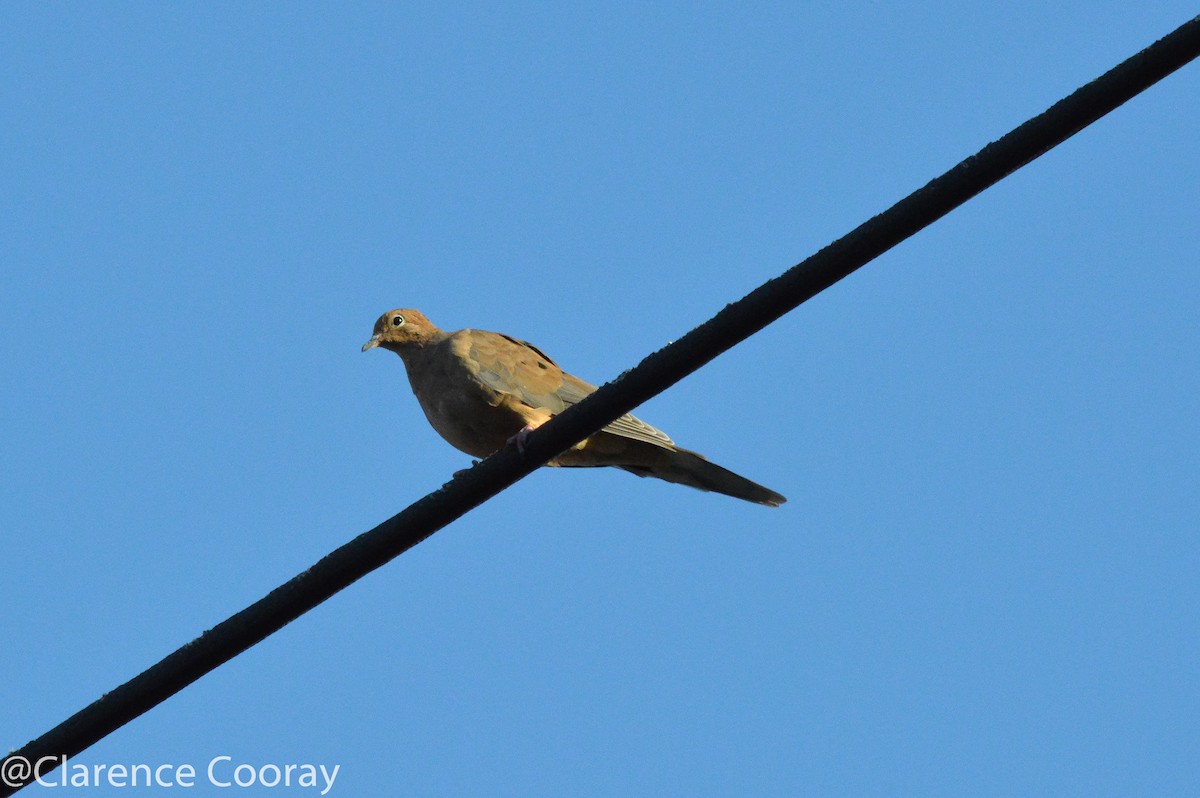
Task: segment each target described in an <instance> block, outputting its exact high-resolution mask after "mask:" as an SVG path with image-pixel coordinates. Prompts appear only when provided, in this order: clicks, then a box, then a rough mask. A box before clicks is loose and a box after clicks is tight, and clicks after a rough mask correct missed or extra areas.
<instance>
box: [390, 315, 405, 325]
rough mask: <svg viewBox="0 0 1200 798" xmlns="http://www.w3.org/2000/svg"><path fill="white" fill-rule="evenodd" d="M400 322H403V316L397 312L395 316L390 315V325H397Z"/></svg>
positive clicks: (400, 323)
mask: <svg viewBox="0 0 1200 798" xmlns="http://www.w3.org/2000/svg"><path fill="white" fill-rule="evenodd" d="M402 324H404V317H403V316H401V315H400V314H399V313H397V314H396V315H395V316H392V326H393V327H399V326H401V325H402Z"/></svg>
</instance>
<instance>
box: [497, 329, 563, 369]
mask: <svg viewBox="0 0 1200 798" xmlns="http://www.w3.org/2000/svg"><path fill="white" fill-rule="evenodd" d="M497 335H499V336H500V337H501V338H506V339H508V340H509V341H512V342H513V343H514V344H516V345H517V346H525V347H528V348H529V349H532V350H533V351H534V352H535V353H537V355H538V357H543V358H545V359H546V362H547V363H554V358H552V357H550V356H549V355H547V354H546V353H545V352H543V351H542V350H540V349H538V348H537V347H536V346H534V345H533V344H531V343H529V342H528V341H522V340H521V339H520V338H513V337H512V336H511V335H505V334H504V333H497ZM538 365H539V366H541V365H542V364H540V363H539V364H538ZM554 365H556V366H557V365H558V364H557V363H554ZM542 368H546V367H545V366H542Z"/></svg>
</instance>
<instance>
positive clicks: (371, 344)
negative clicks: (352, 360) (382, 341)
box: [362, 333, 379, 352]
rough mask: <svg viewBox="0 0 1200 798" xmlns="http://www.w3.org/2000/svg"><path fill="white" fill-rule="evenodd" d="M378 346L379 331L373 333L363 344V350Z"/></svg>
mask: <svg viewBox="0 0 1200 798" xmlns="http://www.w3.org/2000/svg"><path fill="white" fill-rule="evenodd" d="M377 346H379V333H376V334H375V335H372V336H371V339H370V340H369V341H367V342H366V343H365V344H363V348H362V351H364V352H366V351H367V350H368V349H374V348H375V347H377Z"/></svg>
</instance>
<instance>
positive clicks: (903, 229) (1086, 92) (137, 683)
mask: <svg viewBox="0 0 1200 798" xmlns="http://www.w3.org/2000/svg"><path fill="white" fill-rule="evenodd" d="M1197 55H1200V17H1196V18H1195V19H1192V20H1191V21H1189V22H1187V23H1185V24H1184V25H1182V26H1181V27H1180V28H1178V29H1177V30H1175V31H1174V32H1173V33H1171V34H1170V35H1168V36H1166V37H1164V38H1163V39H1160V40H1159V41H1158V42H1156V43H1154V44H1153V45H1151V46H1150V47H1147V48H1146V49H1145V50H1143V51H1142V52H1140V53H1138V54H1137V55H1135V56H1133V57H1132V58H1130V59H1128V60H1127V61H1125V62H1123V63H1122V64H1120V65H1118V66H1116V67H1114V68H1113V69H1111V70H1109V71H1108V72H1106V73H1105V74H1104V75H1103V76H1101V77H1100V78H1098V79H1096V80H1095V81H1093V82H1091V83H1089V84H1087V85H1086V86H1083V87H1082V88H1080V89H1078V90H1076V91H1075V92H1073V93H1072V94H1071V95H1070V96H1069V97H1067V98H1066V99H1064V100H1061V101H1060V102H1058V103H1057V104H1055V105H1054V106H1053V107H1051V108H1050V109H1049V110H1047V111H1045V112H1044V113H1042V114H1039V115H1038V116H1036V117H1034V118H1033V119H1031V120H1029V121H1028V122H1026V123H1024V124H1023V125H1021V126H1020V127H1018V128H1016V129H1015V130H1013V131H1012V132H1010V133H1008V134H1007V135H1006V136H1004V137H1003V138H1001V139H999V140H998V141H995V142H993V143H992V144H989V145H988V146H986V147H984V148H983V149H982V150H980V151H979V152H978V153H976V154H975V155H973V156H971V157H970V158H967V159H966V160H965V161H963V162H962V163H960V164H959V165H958V166H955V167H954V168H953V169H951V170H950V171H949V172H946V173H945V174H944V175H942V176H941V177H939V178H937V179H936V180H933V181H932V182H930V183H929V184H928V185H926V186H925V187H924V188H922V189H920V190H919V191H916V192H914V193H912V194H910V195H909V196H908V197H906V198H905V199H903V200H901V201H900V202H898V203H896V204H895V205H894V206H892V207H891V208H890V209H888V210H887V211H886V212H884V213H881V214H880V215H878V216H876V217H874V218H873V219H871V220H869V221H867V222H865V223H863V224H862V225H860V226H859V227H857V228H856V229H855V230H853V231H852V232H850V233H849V234H847V235H845V236H843V237H842V238H840V239H838V240H837V241H835V242H833V243H832V244H830V245H829V246H827V247H825V248H824V249H822V250H821V251H820V252H818V253H816V254H815V255H813V256H812V257H810V258H808V259H807V260H805V261H804V262H802V263H800V264H799V265H797V266H795V267H793V268H791V269H789V270H788V271H786V272H785V273H784V274H782V275H781V276H779V277H777V278H775V279H774V280H771V281H769V282H767V283H766V284H765V285H763V286H761V287H759V288H758V289H756V290H755V291H753V292H752V293H750V294H749V295H747V296H746V297H744V298H743V299H741V300H739V301H737V302H735V303H733V304H732V305H728V306H727V307H725V308H724V309H723V310H722V311H721V312H720V313H718V314H717V315H716V316H714V317H713V318H712V319H710V320H709V321H707V322H705V323H704V324H702V325H700V326H699V327H697V328H696V329H694V330H692V331H691V332H689V333H688V334H687V335H685V336H684V337H683V338H680V339H679V340H678V341H675V342H674V343H672V344H670V345H668V346H666V347H663V348H662V349H660V350H659V351H657V352H655V353H653V354H651V355H649V356H648V357H646V358H645V359H644V360H642V362H641V363H639V364H638V365H637V366H636V367H635V368H633V369H631V370H630V371H627V372H625V373H624V374H622V375H621V376H620V377H618V378H617V379H615V380H613V381H612V382H610V383H608V384H607V385H604V386H602V387H601V388H600V389H599V390H597V391H596V392H595V393H594V394H592V395H591V396H589V397H588V398H587V399H585V400H584V401H582V402H580V403H579V404H578V405H576V406H574V407H572V408H570V409H569V410H567V411H566V412H564V413H562V414H561V415H559V416H556V417H555V418H553V419H551V420H550V421H549V422H547V423H546V424H544V425H543V426H541V427H539V428H538V429H537V430H535V431H534V432H533V433H532V434H531V435H530V436H529V438H528V441H527V443H526V446H525V451H524V454H519V453H518V452H517V451H516V450H515V448H514V447H512V446H509V447H507V448H505V449H504V450H502V451H500V452H497V453H496V454H494V455H492V456H491V457H488V458H487V459H486V460H484V461H483V462H482V463H480V464H478V465H477V466H475V467H474V468H472V469H470V470H469V471H468V472H466V473H465V474H463V475H461V476H459V477H457V478H455V479H454V480H453V481H451V482H449V483H447V484H446V485H444V486H443V487H442V488H441V489H440V490H438V491H436V492H434V493H431V494H429V495H428V496H426V497H424V498H423V499H421V500H420V501H418V502H416V503H415V504H413V505H411V506H410V507H408V508H407V509H405V510H404V511H402V512H401V513H399V514H397V515H395V516H393V517H392V518H390V519H388V520H387V521H384V522H383V523H382V524H380V525H379V526H377V527H375V528H374V529H372V530H371V531H369V532H365V533H363V534H362V535H359V536H358V537H357V538H355V539H354V540H352V541H350V542H349V543H347V544H345V545H344V546H342V547H341V548H339V549H337V550H335V551H334V552H332V553H331V554H329V555H327V556H326V557H324V558H323V559H321V560H320V561H319V562H318V563H317V564H316V565H314V566H313V567H312V568H310V569H308V570H307V571H305V572H304V573H302V574H300V575H299V576H296V577H295V578H293V579H291V580H290V581H288V582H286V583H284V584H283V585H280V586H279V587H277V588H276V589H275V590H273V591H271V592H270V593H269V594H268V595H267V596H265V597H264V598H262V599H260V600H259V601H256V602H255V603H254V604H252V605H250V606H249V607H247V608H246V609H244V610H242V611H241V612H239V613H237V614H236V615H233V616H232V617H230V618H228V619H227V620H225V621H223V622H221V623H220V624H218V625H217V626H215V627H213V628H212V629H210V630H209V631H207V632H205V633H204V634H203V635H201V636H200V637H198V638H197V639H195V640H193V641H192V642H191V643H188V644H187V645H185V646H184V647H183V648H180V649H179V650H178V651H176V652H174V653H173V654H171V655H169V656H167V657H166V658H165V659H163V660H162V661H160V662H159V663H158V664H156V665H154V666H153V667H151V668H150V669H148V670H146V671H145V672H143V673H142V674H140V675H138V676H136V677H135V678H133V679H131V680H130V681H128V682H126V683H125V684H123V685H121V686H120V687H118V688H116V689H115V690H113V691H112V692H110V693H107V694H105V695H104V696H103V697H101V698H100V699H99V700H97V701H95V702H94V703H92V704H91V705H89V706H87V707H85V708H84V709H82V710H80V711H79V712H77V713H75V714H74V715H73V716H71V717H70V718H68V719H67V720H65V721H63V722H62V723H61V724H59V725H58V726H56V727H54V728H53V729H51V730H50V731H48V732H46V733H45V734H43V735H42V736H41V737H39V738H37V739H36V740H33V741H32V742H30V743H28V744H26V745H25V746H24V747H22V748H21V749H19V750H18V751H15V752H13V753H12V754H10V755H9V756H8V757H7V758H6V759H5V760H4V762H3V764H2V765H0V777H2V779H0V798H2V796H7V795H11V794H12V793H14V792H16V791H17V790H18V789H20V788H21V786H23V785H24V784H26V783H28V782H29V781H31V780H32V779H33V773H32V772H27V773H25V775H24V776H22V775H21V773H20V771H21V769H22V768H23V767H29V766H32V765H33V764H35V763H37V762H38V761H39V760H41V759H43V758H51V757H53V758H54V760H53V761H50V760H47V761H46V762H45V765H44V768H43V769H42V770H41V773H42V775H45V774H46V773H48V772H50V771H51V770H53V768H54V767H55V766H57V763H58V761H59V760H58V759H57V758H58V757H62V756H64V755H65V756H68V757H69V756H73V755H75V754H78V753H79V752H80V751H83V750H84V749H86V748H87V747H89V746H90V745H92V744H93V743H95V742H97V741H98V740H100V739H102V738H103V737H105V736H107V735H108V734H110V733H111V732H113V731H115V730H116V729H119V728H120V727H121V726H123V725H124V724H126V723H128V722H129V721H131V720H133V719H134V718H136V717H137V716H138V715H141V714H142V713H143V712H146V711H148V710H150V709H151V708H153V707H154V706H156V705H158V704H159V703H161V702H163V701H165V700H166V699H167V698H169V697H171V696H172V695H174V694H175V693H177V692H179V691H180V690H182V689H183V688H184V687H186V686H187V685H189V684H191V683H192V682H194V681H196V680H197V679H199V678H200V677H201V676H203V675H205V674H206V673H208V672H209V671H212V670H214V669H215V668H217V667H218V666H220V665H221V664H222V663H224V662H226V661H228V660H230V659H232V658H233V657H235V656H237V655H238V654H240V653H242V652H243V651H245V650H246V649H248V648H250V647H251V646H253V645H254V644H255V643H257V642H259V641H260V640H262V639H263V638H265V637H267V636H268V635H270V634H272V633H273V632H275V631H278V630H279V629H281V628H282V627H284V626H285V625H286V624H288V623H290V622H291V621H293V620H295V619H296V618H299V617H300V616H301V615H303V614H304V613H305V612H307V611H308V610H310V609H312V608H313V607H315V606H317V605H318V604H320V603H321V602H322V601H324V600H325V599H327V598H329V597H330V596H332V595H333V594H334V593H337V592H338V591H339V590H342V589H343V588H345V587H347V586H349V585H350V584H351V583H353V582H355V581H356V580H358V579H360V578H362V577H363V576H365V575H367V574H368V573H370V572H371V571H373V570H375V569H376V568H379V567H380V566H382V565H384V564H385V563H387V562H388V561H390V560H392V559H393V558H395V557H397V556H399V555H400V554H402V553H403V552H405V551H407V550H408V549H410V548H412V547H413V546H415V545H417V544H418V543H420V542H421V541H422V540H424V539H425V538H427V537H429V536H430V535H432V534H433V533H434V532H436V531H437V530H439V529H441V528H442V527H444V526H445V525H446V524H449V523H450V522H451V521H453V520H454V519H456V518H458V517H460V516H462V515H464V514H465V513H467V512H468V511H469V510H471V509H472V508H474V507H476V506H478V505H479V504H482V503H483V502H484V501H486V500H488V499H490V498H491V497H492V496H495V495H496V494H497V493H499V492H500V491H502V490H504V489H505V488H507V487H508V486H510V485H512V484H513V483H514V482H516V481H517V480H519V479H521V478H522V477H524V476H526V475H527V474H529V473H530V472H532V471H533V470H534V469H536V468H537V467H539V466H540V465H541V464H543V463H545V462H546V461H547V460H549V459H550V458H551V457H554V456H555V455H557V454H559V453H560V452H562V451H564V450H566V449H567V448H569V447H570V446H572V445H574V444H575V443H576V442H578V441H580V440H583V439H584V438H586V437H587V436H589V435H591V434H592V433H594V432H596V431H597V430H599V429H600V428H601V427H603V426H605V425H606V424H608V423H609V422H611V421H612V420H613V419H615V418H617V417H619V416H621V415H623V414H624V413H628V412H629V411H631V410H633V409H634V408H635V407H637V406H638V405H640V404H642V403H643V402H644V401H646V400H647V399H649V398H650V397H652V396H654V395H656V394H658V393H661V392H662V391H664V390H666V389H667V388H669V387H670V386H672V385H674V384H675V383H676V382H678V381H679V380H681V379H682V378H683V377H685V376H687V375H688V374H691V373H692V372H693V371H696V370H697V369H699V368H700V367H701V366H703V365H704V364H705V363H707V362H709V361H710V360H712V359H713V358H715V357H716V356H717V355H719V354H721V353H722V352H724V351H726V350H727V349H729V348H730V347H732V346H733V345H735V344H737V343H739V342H740V341H743V340H745V339H746V338H748V337H750V336H751V335H753V334H754V333H756V332H758V331H759V330H761V329H762V328H763V327H766V326H767V325H768V324H770V323H771V322H773V321H775V320H776V319H778V318H779V317H780V316H782V315H783V314H785V313H787V312H788V311H790V310H793V309H794V308H795V307H797V306H798V305H799V304H800V303H802V302H804V301H805V300H807V299H809V298H811V297H813V296H814V295H816V294H817V293H819V292H820V291H823V290H824V289H826V288H828V287H829V286H831V285H833V284H834V283H836V282H837V281H838V280H841V279H842V278H843V277H846V276H847V275H849V274H850V273H851V272H853V271H855V270H856V269H858V268H859V267H861V266H863V265H864V264H866V263H867V262H868V261H870V260H872V259H873V258H875V257H877V256H878V255H880V254H881V253H883V252H885V251H887V250H888V249H890V248H891V247H894V246H895V245H896V244H898V243H900V242H901V241H903V240H904V239H906V238H908V237H909V236H911V235H913V234H914V233H916V232H917V231H919V230H921V229H922V228H924V227H926V226H928V225H930V224H932V223H933V222H935V221H937V220H938V219H940V218H941V217H942V216H945V215H946V214H947V213H949V212H950V211H951V210H953V209H954V208H957V207H958V206H959V205H962V204H963V203H965V202H966V201H967V200H969V199H971V198H972V197H974V196H975V195H976V194H978V193H980V192H981V191H983V190H984V189H986V188H988V187H989V186H991V185H993V184H995V183H996V182H998V181H999V180H1001V179H1003V178H1004V177H1005V176H1007V175H1009V174H1011V173H1012V172H1014V171H1016V170H1017V169H1019V168H1021V167H1022V166H1024V165H1025V164H1027V163H1029V162H1030V161H1032V160H1033V159H1034V158H1036V157H1038V156H1039V155H1041V154H1042V153H1044V152H1046V151H1047V150H1049V149H1050V148H1051V147H1054V146H1056V145H1058V144H1061V143H1062V142H1063V141H1065V140H1066V139H1068V138H1070V137H1071V136H1072V135H1074V134H1075V133H1077V132H1079V131H1080V130H1082V129H1083V128H1084V127H1086V126H1087V125H1089V124H1091V123H1092V122H1094V121H1096V120H1097V119H1099V118H1100V117H1101V116H1103V115H1104V114H1107V113H1108V112H1109V111H1112V110H1113V109H1115V108H1117V107H1118V106H1120V105H1121V104H1122V103H1124V102H1125V101H1126V100H1128V99H1130V98H1131V97H1134V96H1135V95H1137V94H1139V93H1140V92H1142V91H1144V90H1145V89H1147V88H1149V87H1150V86H1152V85H1153V84H1154V83H1156V82H1158V81H1159V80H1161V79H1162V78H1164V77H1166V76H1167V75H1169V74H1171V73H1172V72H1174V71H1175V70H1177V69H1179V68H1180V67H1182V66H1183V65H1184V64H1186V63H1188V62H1189V61H1191V60H1193V59H1194V58H1196V57H1197Z"/></svg>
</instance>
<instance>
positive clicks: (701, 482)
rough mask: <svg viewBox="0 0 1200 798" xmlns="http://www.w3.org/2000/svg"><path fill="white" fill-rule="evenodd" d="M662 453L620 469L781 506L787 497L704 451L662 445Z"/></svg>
mask: <svg viewBox="0 0 1200 798" xmlns="http://www.w3.org/2000/svg"><path fill="white" fill-rule="evenodd" d="M658 452H661V454H660V455H659V456H657V457H655V458H653V463H652V464H650V465H645V466H643V465H622V466H617V467H618V468H620V469H623V470H625V471H628V472H629V473H631V474H637V475H638V476H639V477H657V478H659V479H664V480H666V481H667V482H675V483H677V484H679V485H687V486H689V487H692V488H698V489H699V490H709V491H713V492H715V493H724V494H725V495H726V496H732V497H734V498H735V499H744V500H745V501H748V502H754V503H755V504H763V505H766V506H767V507H778V506H779V505H781V504H783V503H784V502H786V501H787V499H785V498H784V497H783V496H781V495H779V494H778V493H776V492H775V491H773V490H771V489H770V488H765V487H763V486H762V485H759V484H758V483H757V482H751V481H750V480H748V479H746V478H745V477H743V476H740V475H738V474H735V473H733V472H732V471H730V470H729V469H728V468H722V467H721V466H719V465H717V464H716V463H713V462H710V461H708V460H706V459H704V457H703V456H702V455H699V454H697V453H696V452H692V451H688V450H687V449H676V450H674V451H672V450H671V449H658Z"/></svg>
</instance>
